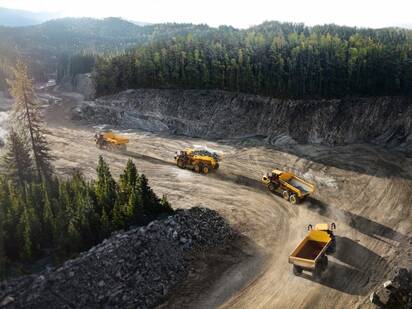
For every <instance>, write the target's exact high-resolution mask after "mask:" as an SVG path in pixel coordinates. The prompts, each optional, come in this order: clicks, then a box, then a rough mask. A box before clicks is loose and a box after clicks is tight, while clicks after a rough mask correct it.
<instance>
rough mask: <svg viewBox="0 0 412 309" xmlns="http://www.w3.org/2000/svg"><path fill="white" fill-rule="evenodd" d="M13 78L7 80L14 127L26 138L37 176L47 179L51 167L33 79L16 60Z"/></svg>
mask: <svg viewBox="0 0 412 309" xmlns="http://www.w3.org/2000/svg"><path fill="white" fill-rule="evenodd" d="M13 73H14V79H13V80H8V81H7V82H8V83H9V85H10V93H11V95H12V96H13V98H14V104H13V112H12V120H13V122H14V127H15V128H16V129H20V130H21V133H22V134H23V136H25V137H26V138H27V141H28V144H29V145H30V147H31V152H32V155H33V159H34V166H35V170H36V174H37V178H38V179H41V178H44V179H49V178H50V176H51V175H52V172H53V169H52V166H51V161H52V159H53V157H52V155H51V154H50V148H49V146H48V143H47V141H46V138H45V134H46V133H47V131H46V130H45V128H44V123H43V119H42V115H41V111H40V104H39V102H38V100H37V96H36V93H35V91H34V87H33V81H32V79H31V78H30V77H29V73H28V70H27V65H26V64H24V63H23V62H21V61H18V62H17V65H16V68H15V69H14V70H13Z"/></svg>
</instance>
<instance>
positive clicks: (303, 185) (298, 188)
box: [262, 169, 315, 199]
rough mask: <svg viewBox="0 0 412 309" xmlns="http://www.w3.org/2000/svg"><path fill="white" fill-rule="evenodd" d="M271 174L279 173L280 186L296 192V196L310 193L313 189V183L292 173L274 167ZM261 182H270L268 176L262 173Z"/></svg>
mask: <svg viewBox="0 0 412 309" xmlns="http://www.w3.org/2000/svg"><path fill="white" fill-rule="evenodd" d="M272 174H276V175H279V180H280V182H281V184H282V186H284V187H285V188H287V189H288V190H289V191H291V192H293V193H294V194H296V196H297V197H299V198H300V199H301V198H303V197H305V196H307V195H309V194H312V193H313V192H314V191H315V185H313V184H311V183H310V182H308V181H306V180H304V179H302V178H299V177H297V176H296V175H295V174H293V173H290V172H284V171H281V170H277V169H274V170H272ZM262 183H264V184H265V185H268V184H269V183H270V180H269V178H268V177H267V176H265V175H264V176H263V177H262Z"/></svg>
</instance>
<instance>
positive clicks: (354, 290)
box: [304, 236, 387, 296]
mask: <svg viewBox="0 0 412 309" xmlns="http://www.w3.org/2000/svg"><path fill="white" fill-rule="evenodd" d="M336 245H337V247H336V252H335V254H334V255H332V256H329V263H328V267H327V269H326V270H325V272H323V273H322V276H321V278H320V279H316V280H315V279H314V278H313V277H312V276H309V275H307V274H305V275H304V277H305V278H307V279H309V280H311V281H316V282H318V283H319V284H322V285H325V286H327V287H330V288H332V289H335V290H338V291H341V292H344V293H347V294H351V295H360V296H364V295H366V294H368V293H369V291H370V288H371V287H370V285H371V284H373V282H374V281H375V278H380V277H381V275H382V274H383V273H384V271H385V269H386V267H387V262H386V261H385V260H384V259H383V258H382V257H380V256H379V255H377V254H376V253H374V252H373V251H371V250H369V249H368V248H366V247H364V246H362V245H361V244H359V243H358V242H356V241H353V240H351V239H349V238H347V237H340V236H336ZM334 260H336V261H334ZM338 262H339V263H338Z"/></svg>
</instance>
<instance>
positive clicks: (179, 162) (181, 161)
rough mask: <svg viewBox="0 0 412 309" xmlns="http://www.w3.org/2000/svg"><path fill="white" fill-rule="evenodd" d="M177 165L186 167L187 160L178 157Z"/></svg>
mask: <svg viewBox="0 0 412 309" xmlns="http://www.w3.org/2000/svg"><path fill="white" fill-rule="evenodd" d="M176 164H177V166H178V167H180V168H185V162H183V160H182V159H177V163H176Z"/></svg>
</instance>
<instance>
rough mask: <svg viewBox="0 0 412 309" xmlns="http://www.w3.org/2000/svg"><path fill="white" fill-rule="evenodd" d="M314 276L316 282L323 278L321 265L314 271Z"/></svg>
mask: <svg viewBox="0 0 412 309" xmlns="http://www.w3.org/2000/svg"><path fill="white" fill-rule="evenodd" d="M312 276H313V278H314V279H315V280H320V279H321V277H322V269H321V267H320V265H318V266H316V267H315V269H314V270H313V273H312Z"/></svg>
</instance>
